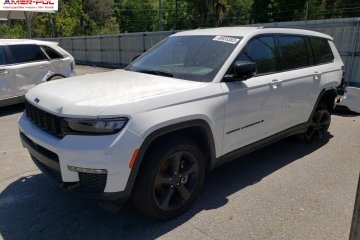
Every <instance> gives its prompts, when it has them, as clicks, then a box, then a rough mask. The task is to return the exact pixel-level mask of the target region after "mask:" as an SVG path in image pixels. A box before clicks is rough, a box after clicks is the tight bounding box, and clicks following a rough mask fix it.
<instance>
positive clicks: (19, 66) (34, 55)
mask: <svg viewBox="0 0 360 240" xmlns="http://www.w3.org/2000/svg"><path fill="white" fill-rule="evenodd" d="M74 68H75V62H74V58H73V57H72V56H71V55H70V54H69V53H68V52H66V51H65V50H64V49H62V48H61V47H59V46H58V43H56V42H47V41H38V40H26V39H0V107H3V106H7V105H11V104H16V103H19V102H22V101H23V99H24V95H25V93H26V92H27V91H28V90H29V89H31V88H32V87H34V86H35V85H38V84H40V83H42V82H46V81H50V80H55V79H60V78H66V77H70V76H73V75H75V70H74Z"/></svg>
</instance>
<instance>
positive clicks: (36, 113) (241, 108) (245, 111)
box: [19, 27, 343, 218]
mask: <svg viewBox="0 0 360 240" xmlns="http://www.w3.org/2000/svg"><path fill="white" fill-rule="evenodd" d="M342 69H343V62H342V61H341V58H340V56H339V53H338V52H337V50H336V48H335V46H334V43H333V41H332V38H331V37H330V36H328V35H324V34H321V33H317V32H312V31H305V30H298V29H276V28H254V27H230V28H215V29H203V30H194V31H186V32H181V33H176V34H174V35H172V36H170V37H168V38H166V39H165V40H163V41H162V42H160V43H159V44H157V45H156V46H155V47H153V48H152V49H150V50H149V51H147V52H146V53H144V54H143V55H142V56H141V57H139V58H138V59H136V60H135V61H134V62H133V63H131V64H130V65H129V66H128V67H127V68H126V69H125V70H115V71H112V72H107V73H100V74H94V75H87V76H78V77H75V78H73V80H72V81H63V80H60V81H56V82H49V83H45V84H42V85H39V86H38V87H35V88H34V89H32V90H31V91H29V92H28V93H27V94H26V110H25V112H24V113H23V115H22V116H21V117H20V119H19V127H20V136H21V139H22V142H23V145H24V146H25V147H26V148H27V149H28V150H29V152H30V154H31V156H32V159H33V160H34V162H35V163H36V165H37V166H38V167H39V168H40V169H41V170H42V171H43V172H44V173H46V174H48V175H49V176H51V177H52V178H53V179H55V181H57V182H58V183H60V185H61V186H62V187H63V188H65V189H68V190H71V191H74V192H77V193H80V194H84V195H88V196H91V197H94V198H99V199H109V200H119V199H122V200H126V199H128V198H129V197H131V199H132V202H133V203H134V205H135V206H136V207H137V208H138V209H139V210H141V211H142V212H143V213H145V214H147V215H150V216H153V217H157V218H171V217H175V216H178V215H179V214H181V213H182V212H184V211H185V209H186V208H187V207H188V206H189V205H190V204H191V203H192V202H193V200H194V198H195V197H196V195H198V193H199V190H200V188H201V186H202V184H203V181H204V175H205V172H206V171H209V170H211V169H213V168H214V167H216V166H219V165H221V164H223V163H225V162H227V161H229V160H233V159H238V157H239V156H242V155H244V154H246V153H248V152H250V151H253V150H255V149H258V148H260V147H263V146H264V145H266V144H269V143H272V142H274V141H277V140H279V139H281V138H285V137H287V136H290V135H294V134H300V135H301V136H303V138H304V139H305V140H307V141H310V142H311V141H315V140H318V139H321V138H323V137H324V135H325V134H326V132H327V130H328V128H329V125H330V114H331V111H332V109H333V107H334V101H335V98H336V97H337V92H336V88H337V87H338V86H339V85H340V83H341V79H342V75H343V70H342Z"/></svg>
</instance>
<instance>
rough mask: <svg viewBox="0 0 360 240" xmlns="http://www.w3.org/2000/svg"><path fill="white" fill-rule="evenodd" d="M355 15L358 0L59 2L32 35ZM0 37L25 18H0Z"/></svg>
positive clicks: (16, 31) (39, 18)
mask: <svg viewBox="0 0 360 240" xmlns="http://www.w3.org/2000/svg"><path fill="white" fill-rule="evenodd" d="M160 1H161V8H160ZM160 9H161V11H160ZM160 12H161V14H160ZM160 15H161V16H162V17H161V20H160ZM358 16H360V2H359V0H305V1H304V0H291V1H290V0H61V1H59V11H58V12H57V13H55V14H49V13H34V14H33V18H32V35H33V37H36V38H42V37H52V36H55V37H68V36H79V35H96V34H113V33H120V32H121V33H126V32H147V31H158V30H161V29H162V30H181V29H192V28H198V27H216V26H233V25H242V24H250V23H266V22H280V21H293V20H296V21H298V20H312V19H326V18H341V17H358ZM9 26H10V27H9ZM0 37H2V38H24V37H27V28H26V26H25V21H23V20H13V21H11V23H10V25H9V24H8V22H0Z"/></svg>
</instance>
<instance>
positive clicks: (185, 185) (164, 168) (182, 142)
mask: <svg viewBox="0 0 360 240" xmlns="http://www.w3.org/2000/svg"><path fill="white" fill-rule="evenodd" d="M150 151H151V152H150V153H149V154H147V155H146V156H145V159H144V161H145V162H144V165H143V166H142V168H141V170H140V172H139V175H138V179H137V181H136V184H135V189H134V192H133V195H132V202H133V204H134V205H135V207H136V208H137V209H138V210H140V211H141V212H142V213H144V214H146V215H148V216H151V217H155V218H160V219H168V218H173V217H176V216H179V215H180V214H182V213H183V212H184V211H185V210H186V209H187V208H188V207H189V206H190V205H191V203H192V202H193V200H194V199H195V197H196V196H197V195H198V193H199V190H200V189H201V187H202V185H203V182H204V175H205V166H204V159H203V154H202V152H201V151H200V149H199V147H198V146H197V145H196V144H195V143H194V142H192V141H191V140H189V139H184V138H176V139H172V140H170V141H169V142H162V143H160V144H157V146H155V147H154V148H153V149H151V150H150Z"/></svg>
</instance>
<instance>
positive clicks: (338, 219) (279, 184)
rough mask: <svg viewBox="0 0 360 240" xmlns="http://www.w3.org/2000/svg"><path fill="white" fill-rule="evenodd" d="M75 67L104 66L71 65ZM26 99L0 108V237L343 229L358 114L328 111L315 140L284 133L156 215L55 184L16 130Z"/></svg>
mask: <svg viewBox="0 0 360 240" xmlns="http://www.w3.org/2000/svg"><path fill="white" fill-rule="evenodd" d="M77 68H78V73H79V74H84V73H93V72H101V71H105V69H101V68H91V67H83V66H77ZM22 110H23V105H16V106H11V107H6V108H2V109H0V239H1V238H2V239H154V238H160V239H256V240H258V239H277V240H279V239H307V240H310V239H316V240H318V239H326V240H329V239H334V240H340V239H348V238H349V232H350V225H351V220H352V213H353V209H354V201H355V194H356V188H357V183H358V177H359V170H360V161H359V155H360V144H359V138H360V125H359V123H360V116H359V115H351V114H337V115H333V117H332V124H331V127H330V130H329V132H330V133H329V135H328V136H327V137H326V138H325V139H324V140H322V141H320V142H317V143H314V144H301V143H297V142H295V141H292V140H291V139H285V140H282V141H280V142H278V143H275V144H272V145H270V146H268V147H266V148H264V149H261V150H258V151H256V152H254V153H252V154H249V155H247V156H245V157H243V158H241V159H238V160H235V161H233V162H230V163H228V164H226V165H224V166H222V167H220V168H218V169H216V170H214V171H212V172H211V173H209V174H208V176H207V178H206V182H205V186H204V189H203V191H202V193H201V195H200V196H199V198H198V199H197V201H196V202H195V204H194V206H193V208H191V209H190V210H189V211H188V212H187V213H185V214H184V215H183V216H181V217H179V218H177V219H174V220H171V221H166V222H164V221H160V222H159V221H154V220H152V219H148V218H145V217H143V216H142V215H140V214H138V213H137V212H136V211H135V210H133V209H132V208H131V207H130V206H129V205H123V206H120V207H118V206H115V205H112V204H108V203H100V202H96V201H91V200H88V199H84V198H81V197H77V196H75V195H73V194H71V193H68V192H65V191H63V190H61V189H59V188H57V187H56V186H55V185H54V184H53V183H52V182H51V181H50V180H49V179H48V178H47V177H46V176H44V175H43V174H41V173H40V171H39V170H38V169H37V168H36V167H35V165H34V164H33V163H32V161H31V159H30V157H29V154H28V153H27V151H26V150H25V149H23V148H22V146H21V143H20V139H19V137H18V129H17V122H16V121H17V119H18V117H19V116H20V114H21V111H22Z"/></svg>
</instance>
